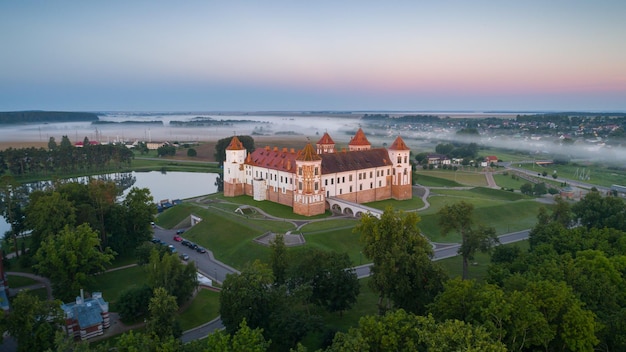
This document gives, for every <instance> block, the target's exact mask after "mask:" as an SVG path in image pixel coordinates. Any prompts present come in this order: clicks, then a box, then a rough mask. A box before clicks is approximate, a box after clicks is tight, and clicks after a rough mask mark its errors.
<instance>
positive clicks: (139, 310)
mask: <svg viewBox="0 0 626 352" xmlns="http://www.w3.org/2000/svg"><path fill="white" fill-rule="evenodd" d="M152 292H153V290H152V289H151V288H150V287H149V286H147V285H143V286H140V287H134V286H133V287H129V288H127V289H126V290H124V291H122V293H121V294H120V298H119V301H118V303H117V307H118V313H119V314H120V317H121V318H122V319H123V320H127V319H132V318H135V317H138V316H142V315H144V314H146V313H148V307H149V304H150V299H151V298H152Z"/></svg>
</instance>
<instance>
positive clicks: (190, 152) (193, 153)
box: [187, 148, 198, 157]
mask: <svg viewBox="0 0 626 352" xmlns="http://www.w3.org/2000/svg"><path fill="white" fill-rule="evenodd" d="M197 155H198V152H197V151H196V150H195V149H194V148H189V149H187V156H189V157H195V156H197Z"/></svg>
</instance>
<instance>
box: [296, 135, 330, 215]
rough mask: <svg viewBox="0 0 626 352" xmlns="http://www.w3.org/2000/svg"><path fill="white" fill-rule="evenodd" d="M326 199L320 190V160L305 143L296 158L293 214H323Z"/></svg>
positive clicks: (311, 147)
mask: <svg viewBox="0 0 626 352" xmlns="http://www.w3.org/2000/svg"><path fill="white" fill-rule="evenodd" d="M325 208H326V197H325V196H324V190H323V189H322V158H321V157H320V156H319V155H317V153H316V152H315V149H313V145H311V143H307V145H306V146H305V147H304V149H303V150H302V151H300V153H299V155H298V156H297V157H296V188H295V190H294V193H293V212H294V213H296V214H300V215H305V216H312V215H318V214H323V213H324V211H325Z"/></svg>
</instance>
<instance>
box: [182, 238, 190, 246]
mask: <svg viewBox="0 0 626 352" xmlns="http://www.w3.org/2000/svg"><path fill="white" fill-rule="evenodd" d="M190 243H191V242H189V241H187V240H182V241H181V242H180V244H182V245H183V246H187V247H189V244H190Z"/></svg>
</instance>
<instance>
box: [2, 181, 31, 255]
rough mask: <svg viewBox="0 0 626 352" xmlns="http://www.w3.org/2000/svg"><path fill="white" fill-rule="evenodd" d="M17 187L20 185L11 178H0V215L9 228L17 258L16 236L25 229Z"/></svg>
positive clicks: (18, 188)
mask: <svg viewBox="0 0 626 352" xmlns="http://www.w3.org/2000/svg"><path fill="white" fill-rule="evenodd" d="M19 186H20V184H19V183H18V182H17V181H15V179H14V178H13V177H12V176H7V175H5V176H2V178H0V214H2V216H4V218H5V219H6V221H7V222H8V223H9V225H10V226H11V230H10V238H11V239H12V240H13V246H14V247H15V253H16V254H17V257H18V258H19V256H20V253H19V248H18V247H17V236H19V235H20V234H21V232H22V231H23V230H24V228H25V223H24V222H25V217H24V211H23V209H22V204H21V203H22V201H21V199H20V198H21V197H20V187H19Z"/></svg>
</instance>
